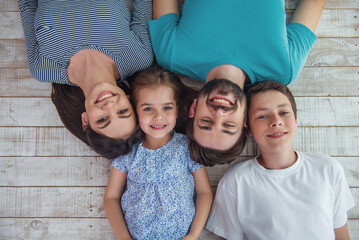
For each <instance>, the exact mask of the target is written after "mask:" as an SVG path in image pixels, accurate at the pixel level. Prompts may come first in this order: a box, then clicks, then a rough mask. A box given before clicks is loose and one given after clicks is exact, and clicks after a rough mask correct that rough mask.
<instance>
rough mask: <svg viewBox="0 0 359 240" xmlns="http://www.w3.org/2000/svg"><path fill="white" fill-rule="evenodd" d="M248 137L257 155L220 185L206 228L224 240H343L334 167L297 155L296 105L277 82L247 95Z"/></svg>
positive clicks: (343, 208) (344, 191)
mask: <svg viewBox="0 0 359 240" xmlns="http://www.w3.org/2000/svg"><path fill="white" fill-rule="evenodd" d="M247 105H248V127H247V130H248V134H249V135H251V136H253V137H254V140H255V141H256V142H257V144H258V146H259V149H260V152H261V154H260V155H259V156H258V157H256V158H254V159H251V160H249V161H246V162H243V163H240V164H238V165H236V166H234V167H232V168H231V169H230V170H228V172H227V173H226V174H225V176H224V177H223V178H222V180H221V181H220V183H219V185H218V190H217V193H216V197H215V200H214V203H213V207H212V211H211V214H210V217H209V220H208V223H207V228H208V229H209V230H210V231H212V232H214V233H216V234H217V235H220V236H222V237H225V238H227V239H244V238H245V237H246V238H247V239H291V240H292V239H325V240H327V239H349V233H348V229H347V225H346V222H347V211H348V210H349V209H351V208H352V207H353V206H354V201H353V197H352V196H351V193H350V190H349V187H348V185H347V182H346V180H345V176H344V171H343V168H342V167H341V166H340V164H339V163H337V162H336V161H335V160H334V159H332V158H330V157H328V156H323V155H318V154H309V153H302V152H297V151H295V150H294V148H293V140H294V137H295V134H296V129H297V115H296V105H295V101H294V98H293V96H292V94H291V92H290V91H289V89H288V88H287V87H286V86H285V85H283V84H281V83H278V82H273V81H267V82H261V83H258V84H255V85H253V86H252V87H251V88H249V89H248V91H247Z"/></svg>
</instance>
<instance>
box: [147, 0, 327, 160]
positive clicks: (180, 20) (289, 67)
mask: <svg viewBox="0 0 359 240" xmlns="http://www.w3.org/2000/svg"><path fill="white" fill-rule="evenodd" d="M324 5H325V0H301V1H300V3H299V5H298V7H297V9H296V11H295V13H294V15H293V16H292V19H291V22H290V24H289V25H288V26H286V15H285V11H284V1H267V0H258V1H255V2H254V1H246V0H223V1H218V0H187V1H186V2H185V3H184V6H183V9H182V16H180V15H179V9H178V2H177V0H153V18H154V20H153V21H150V22H149V30H150V36H151V41H152V46H153V49H154V53H155V55H156V59H157V62H158V63H159V64H160V65H161V66H162V67H164V68H166V69H168V70H170V71H173V72H175V73H181V74H184V75H187V76H189V77H192V78H196V79H199V80H202V81H205V85H204V89H202V90H201V91H200V92H199V95H198V98H197V99H196V100H195V101H194V103H193V105H192V107H191V110H190V115H189V117H190V118H191V120H190V121H189V124H190V126H188V132H187V134H188V136H189V138H190V139H191V140H192V141H191V143H190V152H191V155H192V157H193V158H194V160H196V161H198V162H201V163H203V164H205V165H214V164H218V163H225V162H230V161H232V160H234V159H235V158H236V157H238V155H239V154H240V153H241V151H242V149H243V147H244V142H245V134H244V132H243V131H242V130H243V126H244V124H245V120H244V116H245V105H246V104H245V98H244V97H243V98H241V97H238V98H236V97H235V96H242V95H243V89H244V86H245V85H252V84H254V83H255V82H260V81H265V80H271V79H275V80H276V81H279V82H282V83H284V84H289V83H290V82H292V81H294V80H295V78H296V77H297V76H298V75H299V73H300V71H301V69H302V68H303V66H304V64H305V61H306V59H307V56H308V53H309V51H310V50H311V49H312V47H313V45H314V43H315V41H316V36H315V34H314V32H315V29H316V27H317V24H318V22H319V18H320V15H321V13H322V10H323V8H324ZM212 81H214V84H213V85H210V86H208V87H206V86H207V85H208V84H209V83H210V82H212ZM219 82H220V83H219ZM233 85H236V86H237V88H236V87H233ZM228 86H230V87H228Z"/></svg>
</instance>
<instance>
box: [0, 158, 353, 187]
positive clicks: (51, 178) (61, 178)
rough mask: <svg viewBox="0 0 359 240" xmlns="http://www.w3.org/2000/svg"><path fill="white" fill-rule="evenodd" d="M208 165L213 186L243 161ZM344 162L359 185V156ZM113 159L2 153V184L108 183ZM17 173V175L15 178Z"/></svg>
mask: <svg viewBox="0 0 359 240" xmlns="http://www.w3.org/2000/svg"><path fill="white" fill-rule="evenodd" d="M247 159H249V157H240V158H239V159H238V160H237V161H235V162H232V163H231V164H224V165H217V166H214V167H207V172H208V175H209V178H210V183H211V186H213V187H216V186H217V185H218V182H219V180H220V179H221V178H222V176H223V175H224V174H225V172H226V171H227V170H228V169H229V168H230V167H231V166H233V165H235V164H237V163H238V162H240V161H245V160H247ZM335 159H336V160H337V161H338V162H339V163H340V164H341V165H342V166H343V168H344V171H345V176H346V178H347V182H348V185H349V186H350V187H359V174H358V169H359V157H335ZM109 163H110V161H109V160H106V159H104V158H99V157H0V171H1V173H2V178H0V186H12V187H24V186H29V187H31V186H37V187H39V186H61V187H66V186H81V187H85V186H92V187H103V186H106V185H107V180H108V177H109V175H110V169H111V166H109ZM14 176H16V178H14Z"/></svg>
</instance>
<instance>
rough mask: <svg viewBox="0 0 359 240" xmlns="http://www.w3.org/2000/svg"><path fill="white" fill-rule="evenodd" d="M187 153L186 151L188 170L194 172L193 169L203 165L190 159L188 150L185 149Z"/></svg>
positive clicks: (195, 169)
mask: <svg viewBox="0 0 359 240" xmlns="http://www.w3.org/2000/svg"><path fill="white" fill-rule="evenodd" d="M187 153H188V155H187V154H186V155H187V159H188V170H189V171H190V172H191V173H193V172H195V171H197V170H199V169H201V168H202V167H203V165H202V164H199V163H197V162H195V161H193V160H192V159H191V157H190V155H189V152H188V151H187Z"/></svg>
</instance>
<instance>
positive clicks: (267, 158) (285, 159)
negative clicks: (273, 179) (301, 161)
mask: <svg viewBox="0 0 359 240" xmlns="http://www.w3.org/2000/svg"><path fill="white" fill-rule="evenodd" d="M297 159H298V155H297V153H296V152H295V151H294V149H293V147H292V148H290V149H288V150H283V151H279V152H261V155H260V156H259V157H258V159H257V161H258V163H259V164H260V165H261V166H263V167H264V168H266V169H277V170H279V169H286V168H289V167H290V166H292V165H293V164H294V163H295V162H296V161H297Z"/></svg>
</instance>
